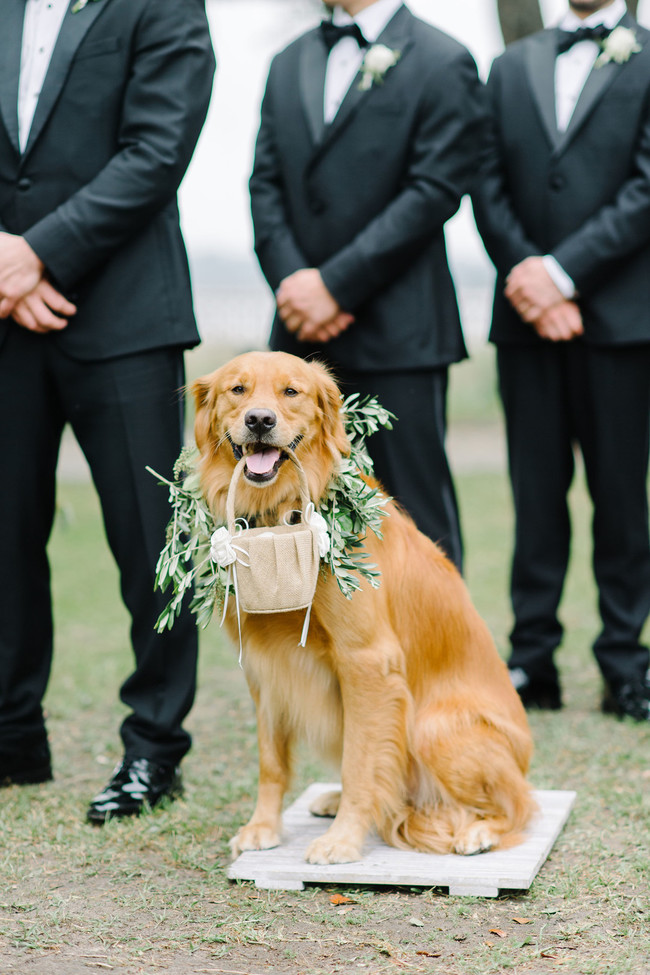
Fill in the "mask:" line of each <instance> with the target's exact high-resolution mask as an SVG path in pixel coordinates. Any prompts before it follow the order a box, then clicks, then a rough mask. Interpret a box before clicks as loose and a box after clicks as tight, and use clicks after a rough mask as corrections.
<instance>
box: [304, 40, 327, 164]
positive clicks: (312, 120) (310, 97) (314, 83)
mask: <svg viewBox="0 0 650 975" xmlns="http://www.w3.org/2000/svg"><path fill="white" fill-rule="evenodd" d="M326 69H327V48H326V47H325V45H324V44H323V42H322V41H321V39H320V36H319V33H318V31H314V32H313V33H311V34H308V35H307V37H305V43H304V44H303V46H302V50H301V52H300V64H299V69H298V70H299V80H298V84H299V87H300V96H301V98H302V104H303V108H304V110H305V116H306V117H307V124H308V126H309V131H310V132H311V137H312V139H313V141H314V143H315V144H316V145H318V144H319V143H320V141H321V139H322V138H323V133H324V131H325V119H324V112H325V108H324V98H325V71H326Z"/></svg>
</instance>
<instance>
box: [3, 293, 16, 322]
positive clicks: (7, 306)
mask: <svg viewBox="0 0 650 975" xmlns="http://www.w3.org/2000/svg"><path fill="white" fill-rule="evenodd" d="M15 304H16V302H15V301H12V300H11V299H9V298H2V300H0V318H8V317H9V315H11V312H12V311H13V309H14V306H15Z"/></svg>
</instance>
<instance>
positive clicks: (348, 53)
mask: <svg viewBox="0 0 650 975" xmlns="http://www.w3.org/2000/svg"><path fill="white" fill-rule="evenodd" d="M621 2H623V0H621ZM401 6H402V0H376V2H375V3H373V4H371V5H370V6H369V7H366V8H365V9H364V10H361V11H360V12H359V13H358V14H357V15H356V17H354V18H352V17H350V15H349V14H348V13H346V11H345V10H343V8H342V7H335V8H334V13H333V16H332V22H333V23H334V24H336V25H337V26H339V27H340V26H342V25H343V24H352V23H355V24H358V26H359V28H360V30H361V33H362V34H363V36H364V37H365V39H366V40H367V41H368V42H369V43H370V44H374V43H375V41H376V40H377V38H378V37H379V35H380V34H381V32H382V31H383V29H384V27H385V26H386V24H387V23H388V21H389V20H391V19H392V18H393V16H394V15H395V13H396V12H397V10H398V8H399V7H401ZM366 50H367V48H360V47H359V45H358V44H357V42H356V41H355V39H354V38H353V37H344V38H343V39H342V40H340V41H339V42H338V44H335V45H334V47H333V48H332V50H331V51H330V55H329V58H328V59H327V73H326V75H325V94H324V118H325V122H326V123H327V124H328V125H329V123H330V122H331V121H332V120H333V119H334V118H335V116H336V113H337V112H338V110H339V108H340V105H341V102H342V101H343V99H344V98H345V96H346V94H347V91H348V88H349V87H350V85H351V84H352V82H353V81H354V79H355V78H356V76H357V73H358V71H359V68H360V67H361V64H362V62H363V59H364V56H365V53H366Z"/></svg>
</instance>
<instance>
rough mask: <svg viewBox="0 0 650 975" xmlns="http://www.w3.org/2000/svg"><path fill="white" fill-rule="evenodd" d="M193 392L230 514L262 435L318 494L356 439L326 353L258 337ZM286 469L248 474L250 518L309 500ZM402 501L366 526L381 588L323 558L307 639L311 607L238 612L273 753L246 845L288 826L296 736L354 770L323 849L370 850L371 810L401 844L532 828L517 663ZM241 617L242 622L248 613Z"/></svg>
mask: <svg viewBox="0 0 650 975" xmlns="http://www.w3.org/2000/svg"><path fill="white" fill-rule="evenodd" d="M193 393H194V397H195V401H196V423H195V436H196V442H197V446H198V448H199V451H200V455H201V459H200V476H201V482H202V486H203V490H204V493H205V496H206V498H207V501H208V503H209V505H210V508H211V510H212V511H213V513H214V515H215V517H216V519H217V521H218V522H219V523H221V522H223V521H224V520H225V504H226V495H227V491H228V486H229V483H230V479H231V476H232V473H233V470H234V467H235V465H236V462H237V456H238V455H239V453H240V451H241V452H243V453H244V454H246V455H247V456H249V455H253V454H255V453H256V452H258V451H259V450H260V449H261V447H262V446H264V447H265V448H268V449H269V450H271V451H272V453H271V454H270V456H271V457H273V456H277V455H276V454H275V448H277V449H279V450H280V451H281V450H282V448H283V447H285V446H289V445H294V446H295V452H296V455H297V456H298V458H299V459H300V462H301V463H302V465H303V467H304V469H305V471H306V474H307V479H308V481H309V486H310V491H311V496H312V499H313V500H314V502H315V503H316V505H318V501H319V499H320V498H321V497H322V496H323V493H324V491H325V489H326V485H327V482H328V480H329V478H330V475H331V472H332V470H333V468H334V467H335V465H336V463H337V461H338V460H340V457H341V456H342V455H345V454H347V453H349V442H348V439H347V436H346V433H345V430H344V427H343V425H342V422H341V419H340V402H341V399H340V393H339V390H338V388H337V386H336V384H335V383H334V381H333V380H332V378H331V376H330V375H329V373H328V372H327V370H326V369H325V368H324V367H323V366H321V365H319V364H318V363H315V362H311V363H310V362H305V361H303V360H302V359H298V358H296V357H294V356H290V355H286V354H284V353H279V352H277V353H274V352H252V353H247V354H245V355H242V356H239V357H238V358H236V359H234V360H233V361H232V362H230V363H228V364H227V365H225V366H223V367H222V368H220V369H218V370H217V371H216V372H214V373H212V374H211V375H209V376H205V377H203V378H202V379H199V380H197V381H196V382H195V383H194V385H193ZM251 411H253V412H252V413H251ZM251 417H253V421H251ZM273 419H275V420H276V421H277V422H275V423H273ZM247 421H248V422H247ZM256 424H257V425H256ZM251 428H254V429H251ZM261 430H263V433H260V431H261ZM396 435H397V436H398V435H399V434H398V433H396ZM251 466H255V463H254V462H253V461H252V460H251ZM276 467H277V471H276V469H275V468H274V469H272V470H270V471H268V472H267V473H263V474H262V476H261V477H260V475H259V474H258V475H255V474H252V476H245V477H244V478H242V480H241V481H240V486H239V488H238V492H237V511H236V514H237V516H243V517H245V518H246V519H248V520H249V521H250V520H251V519H254V520H255V522H256V523H257V524H258V525H262V524H269V525H272V524H277V523H279V522H280V521H281V519H282V517H283V515H284V514H285V513H286V512H288V511H290V510H294V509H296V508H299V507H300V505H299V501H298V498H299V488H298V480H297V472H296V470H295V467H294V465H293V464H292V463H280V464H279V465H276ZM388 510H389V512H390V515H389V517H387V518H385V519H383V539H382V540H379V539H378V538H376V537H375V536H374V534H373V533H370V535H369V537H368V538H367V539H366V543H365V545H366V548H367V550H368V551H369V554H370V557H371V560H372V561H373V562H375V563H376V564H377V565H378V567H379V569H380V570H381V585H380V587H379V589H376V590H375V589H372V588H371V587H370V586H368V585H367V584H366V585H364V588H363V590H362V591H360V592H357V593H355V594H354V596H353V597H352V599H351V600H347V599H345V597H344V596H343V595H342V594H341V592H340V590H339V588H338V585H337V583H336V581H335V579H334V578H333V576H332V575H331V574H330V573H329V572H327V573H324V572H321V574H320V577H319V581H318V585H317V589H316V595H315V597H314V603H313V607H312V616H311V623H310V627H309V636H308V640H307V646H306V648H303V647H300V646H299V645H298V643H299V639H300V632H301V628H302V625H303V619H304V612H298V613H278V614H271V615H256V614H248V615H247V614H244V616H243V618H242V640H243V667H244V670H245V673H246V678H247V681H248V685H249V688H250V692H251V695H252V697H253V700H254V702H255V706H256V710H257V725H258V740H259V764H260V768H259V790H258V799H257V805H256V807H255V811H254V813H253V816H252V818H251V820H250V822H249V823H248V824H247V825H246V826H243V827H242V828H241V829H240V830H239V832H238V833H237V835H236V836H235V837H234V839H233V840H232V847H233V850H234V852H235V853H237V852H240V851H242V850H253V849H265V848H268V847H272V846H275V845H277V844H278V843H279V842H280V832H281V809H282V801H283V796H284V793H285V791H286V789H287V785H288V781H289V776H290V765H291V748H292V744H293V742H294V740H295V739H297V738H299V737H302V738H305V739H307V740H308V741H309V742H310V743H311V744H312V745H313V746H315V747H316V748H317V749H318V750H319V752H320V754H321V755H324V756H326V757H327V758H329V759H333V760H335V761H337V762H338V763H340V771H341V782H342V791H341V793H332V794H328V795H327V796H325V797H324V798H322V799H321V800H319V801H318V802H317V804H316V807H315V808H313V809H312V811H313V812H314V813H315V814H320V815H334V816H335V818H334V821H333V823H332V824H331V825H330V827H329V829H328V830H327V831H326V832H325V833H324V835H323V836H321V837H320V838H319V839H316V840H315V841H314V842H313V843H312V844H311V846H310V847H309V849H308V851H307V859H308V860H309V861H310V862H312V863H339V862H345V861H350V860H357V859H359V858H360V857H361V855H362V847H363V842H364V839H365V837H366V835H367V833H368V830H369V829H370V828H371V827H372V826H375V827H376V829H377V830H378V832H379V834H380V835H381V836H382V837H383V838H384V839H385V840H386V841H387V842H388V843H391V844H393V845H395V846H398V847H401V848H405V849H408V848H413V849H417V850H423V851H428V852H433V853H448V852H457V853H468V854H469V853H476V852H479V851H481V850H486V849H490V848H492V847H496V846H502V847H503V846H508V845H512V844H513V843H516V842H518V840H519V839H520V834H521V831H522V830H523V829H524V828H525V826H526V824H527V822H528V820H529V818H530V816H531V813H532V811H533V808H534V804H533V802H532V800H531V795H530V790H529V787H528V785H527V783H526V780H525V773H526V770H527V767H528V762H529V758H530V754H531V747H532V746H531V739H530V733H529V729H528V723H527V720H526V715H525V712H524V710H523V708H522V705H521V702H520V700H519V697H518V695H517V693H516V692H515V691H514V689H513V687H512V685H511V682H510V680H509V677H508V673H507V669H506V667H505V665H504V663H503V662H502V661H501V659H500V658H499V656H498V654H497V651H496V648H495V646H494V643H493V641H492V639H491V637H490V634H489V632H488V630H487V627H486V626H485V624H484V623H483V621H482V619H481V618H480V617H479V615H478V613H477V611H476V610H475V608H474V607H473V605H472V603H471V600H470V598H469V595H468V592H467V589H466V588H465V585H464V583H463V581H462V579H461V577H460V575H459V573H458V572H457V570H456V569H455V567H454V566H453V565H452V564H451V563H450V562H449V561H448V560H447V558H446V557H445V556H444V555H443V553H442V552H441V551H440V549H439V548H438V547H437V546H436V545H434V544H433V542H431V541H430V540H429V539H428V538H426V537H425V536H424V535H423V534H421V533H420V532H419V531H418V530H417V529H416V527H415V525H414V524H413V522H412V521H411V520H410V519H409V518H408V517H407V516H406V515H405V514H404V512H402V511H401V510H399V508H397V507H396V506H395V505H392V504H390V505H389V509H388ZM229 625H230V628H231V631H232V634H233V636H236V621H235V619H234V614H231V617H230V620H229Z"/></svg>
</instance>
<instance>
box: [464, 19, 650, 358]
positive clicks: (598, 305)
mask: <svg viewBox="0 0 650 975" xmlns="http://www.w3.org/2000/svg"><path fill="white" fill-rule="evenodd" d="M621 25H622V26H625V27H628V28H632V29H633V30H634V31H635V33H636V37H637V41H638V43H639V44H640V45H641V46H642V50H641V51H640V52H639V53H638V54H632V55H631V57H630V58H629V60H628V61H627V62H625V63H623V64H616V63H614V62H609V63H608V64H605V65H603V66H602V67H594V68H593V70H592V71H591V73H590V75H589V77H588V79H587V82H586V84H585V86H584V88H583V91H582V93H581V95H580V98H579V100H578V103H577V105H576V109H575V112H574V114H573V117H572V119H571V122H570V124H569V127H568V129H567V130H566V132H564V133H560V132H558V130H557V126H556V122H555V96H554V71H555V57H556V43H557V32H556V30H555V29H553V30H545V31H541V32H539V33H537V34H534V35H532V36H531V37H529V38H525V39H524V40H522V41H518V42H516V43H514V44H512V45H511V46H510V47H508V48H507V50H506V51H505V52H504V54H502V55H501V56H500V57H499V58H497V59H496V61H495V62H494V65H493V67H492V71H491V73H490V77H489V80H488V85H487V89H488V96H489V102H490V109H491V115H492V120H493V125H492V129H491V135H490V138H489V140H488V144H487V151H486V154H485V160H484V163H485V165H484V168H483V175H482V179H481V182H480V185H479V187H478V188H477V190H476V193H475V195H474V212H475V215H476V220H477V224H478V227H479V230H480V232H481V235H482V237H483V241H484V243H485V247H486V249H487V251H488V254H489V255H490V257H491V258H492V260H493V262H494V264H495V265H496V268H497V272H498V275H497V284H496V293H495V301H494V315H493V323H492V330H491V338H492V339H493V340H494V341H495V342H497V343H527V342H539V341H542V340H541V339H539V338H538V337H537V335H536V333H535V331H534V329H532V328H531V327H530V326H529V325H526V324H525V323H523V322H522V321H521V320H520V318H519V316H518V315H517V314H516V313H515V312H514V311H513V309H512V308H511V306H510V304H509V303H508V302H507V300H506V299H505V298H504V297H503V288H504V278H505V276H506V275H507V274H508V272H509V271H510V269H511V268H512V267H513V266H514V265H515V264H517V263H518V262H519V261H521V260H523V259H524V258H525V257H529V256H530V255H534V254H535V255H538V254H547V253H548V254H552V255H553V256H554V257H555V258H556V259H557V260H558V261H559V263H560V264H561V265H562V267H563V268H564V270H565V271H566V272H567V274H569V275H570V276H571V277H572V278H573V280H574V282H575V284H576V288H577V290H578V293H579V304H580V306H581V309H582V313H583V318H584V322H585V341H587V342H592V343H594V344H598V345H620V344H631V343H639V342H642V343H645V342H649V341H650V32H648V31H646V30H644V29H643V28H641V27H640V26H639V25H638V24H637V23H636V21H634V20H633V19H632V18H631V17H629V16H626V17H624V18H623V20H622V21H621Z"/></svg>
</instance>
